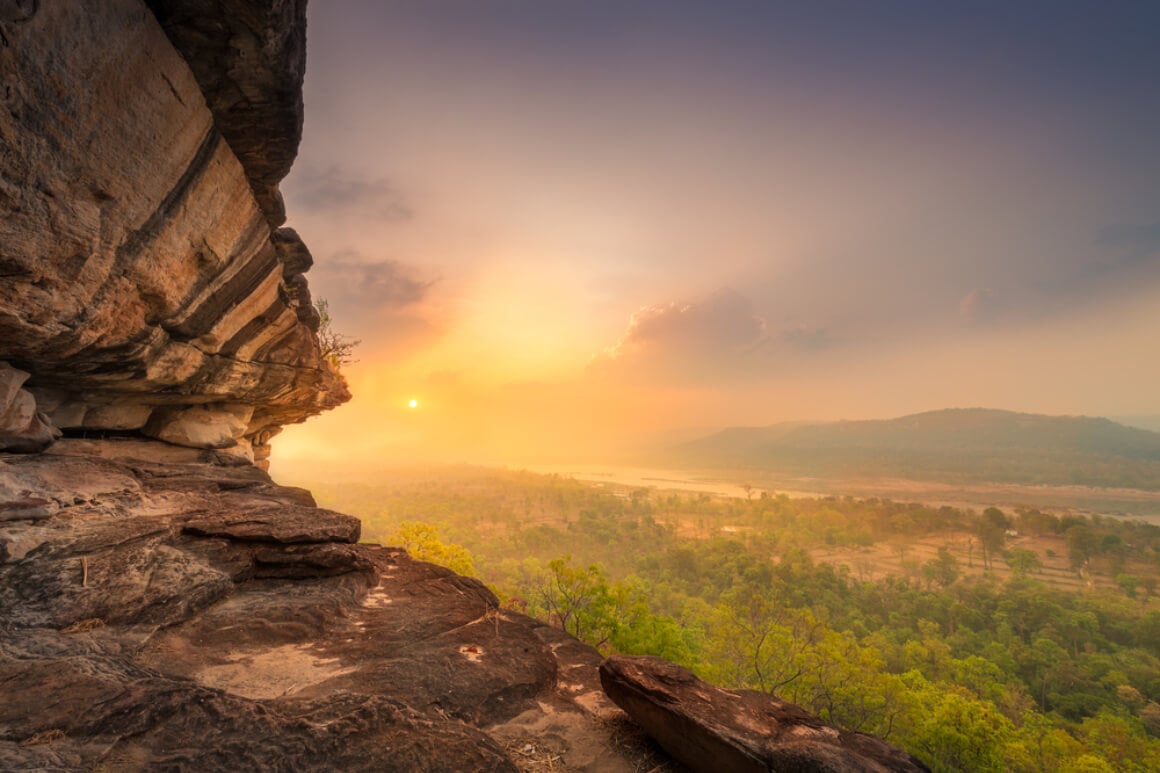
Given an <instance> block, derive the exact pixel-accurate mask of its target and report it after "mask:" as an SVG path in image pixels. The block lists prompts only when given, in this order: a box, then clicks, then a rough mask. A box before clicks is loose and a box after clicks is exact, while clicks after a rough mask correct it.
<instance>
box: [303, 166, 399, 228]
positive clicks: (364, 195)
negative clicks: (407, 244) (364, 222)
mask: <svg viewBox="0 0 1160 773" xmlns="http://www.w3.org/2000/svg"><path fill="white" fill-rule="evenodd" d="M286 195H287V198H288V199H290V203H291V208H292V209H301V210H306V211H309V212H314V213H322V212H325V213H336V212H345V213H352V214H359V215H363V216H369V217H374V218H377V219H380V220H391V221H405V220H410V219H411V218H412V217H414V213H413V212H412V210H411V207H410V205H408V203H407V202H406V200H405V199H404V197H403V195H402V194H401V193H400V192H399V191H398V190H397V189H396V188H395V187H394V186H393V185H392V184H391V183H390V181H388V180H386V179H382V178H378V179H364V178H361V177H358V176H356V175H351V174H348V173H346V172H344V171H342V170H341V169H339V168H338V167H337V166H331V167H328V168H326V169H306V170H304V171H302V172H301V173H300V174H296V175H295V176H294V177H293V178H292V183H291V184H290V185H288V186H287V190H286Z"/></svg>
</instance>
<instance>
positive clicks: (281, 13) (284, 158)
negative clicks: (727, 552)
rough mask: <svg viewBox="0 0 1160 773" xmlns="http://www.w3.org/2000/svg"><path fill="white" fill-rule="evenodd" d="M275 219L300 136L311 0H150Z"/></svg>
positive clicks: (275, 222)
mask: <svg viewBox="0 0 1160 773" xmlns="http://www.w3.org/2000/svg"><path fill="white" fill-rule="evenodd" d="M148 5H149V8H150V9H151V10H152V11H153V13H154V14H155V15H156V16H157V20H158V21H160V22H161V26H162V27H163V28H164V29H165V34H166V35H168V36H169V40H170V41H171V42H172V43H173V46H174V47H175V48H176V49H177V50H178V51H180V52H181V54H182V56H184V57H185V59H186V61H188V62H189V65H190V68H191V69H192V70H193V74H194V77H196V78H197V82H198V84H199V85H200V86H201V90H202V92H203V93H204V94H205V100H206V102H207V103H208V105H209V108H210V110H211V111H212V112H213V115H214V123H215V124H216V125H217V128H218V130H219V131H220V132H221V133H222V136H223V137H224V138H225V140H226V142H227V143H228V144H229V146H230V148H231V149H232V150H233V152H234V155H236V156H237V157H238V159H239V160H240V161H241V162H242V166H243V167H244V168H245V172H246V178H247V180H249V183H250V187H251V189H252V190H253V192H254V196H255V198H256V199H257V201H258V204H259V206H260V207H261V209H262V212H263V214H264V215H265V216H266V219H267V220H268V221H269V223H270V225H271V226H273V227H275V228H276V227H278V226H280V225H282V223H283V222H285V220H286V213H285V208H284V206H283V204H282V197H281V195H280V194H279V193H278V183H280V182H281V181H282V178H283V177H285V176H286V175H287V173H289V171H290V166H291V164H293V163H294V157H295V156H296V155H297V154H298V143H299V142H300V141H301V139H302V78H303V76H304V75H305V73H306V0H148Z"/></svg>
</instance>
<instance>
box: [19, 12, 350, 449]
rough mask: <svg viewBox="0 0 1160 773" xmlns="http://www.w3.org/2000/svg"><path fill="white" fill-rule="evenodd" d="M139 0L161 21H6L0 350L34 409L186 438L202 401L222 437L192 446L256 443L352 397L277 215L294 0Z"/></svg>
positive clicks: (295, 116)
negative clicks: (322, 343)
mask: <svg viewBox="0 0 1160 773" xmlns="http://www.w3.org/2000/svg"><path fill="white" fill-rule="evenodd" d="M152 5H153V6H154V7H155V9H156V10H157V13H158V14H159V15H161V16H162V18H163V19H164V21H165V23H166V26H165V29H164V30H163V28H162V26H161V24H159V23H158V21H157V19H156V18H155V17H154V14H153V13H152V12H151V11H150V8H149V7H147V6H146V5H145V4H144V3H143V2H141V0H93V2H86V3H84V4H76V3H41V4H40V6H39V8H38V9H37V10H36V12H35V13H33V14H32V15H31V16H30V17H28V18H26V19H24V20H22V21H21V23H19V24H10V25H8V26H6V27H5V29H6V33H5V34H6V37H7V39H8V41H9V45H8V46H5V47H0V84H2V88H0V98H2V103H0V361H4V362H7V363H10V364H11V365H12V366H13V367H14V368H16V369H18V370H20V371H24V372H26V373H28V374H29V376H28V378H27V381H26V382H25V383H24V384H23V387H22V388H23V390H24V391H25V392H27V393H28V394H30V395H32V396H33V398H34V400H35V409H34V411H33V414H34V415H35V414H36V413H39V414H41V416H42V418H43V420H44V423H45V424H46V425H51V426H53V427H55V428H58V429H62V430H65V431H66V432H67V431H69V430H74V431H77V432H80V431H118V432H123V431H144V432H146V433H154V434H157V433H159V432H161V430H159V429H155V428H157V427H160V426H164V427H166V428H167V429H166V431H167V432H169V433H170V434H169V435H168V436H167V437H166V439H169V440H171V442H182V441H180V440H177V441H174V440H173V438H182V437H187V436H188V435H187V434H186V433H185V430H186V429H189V428H191V426H192V424H191V423H197V422H201V423H203V424H204V423H205V422H204V420H205V418H206V415H207V412H208V415H210V416H217V417H220V418H223V419H225V420H226V424H227V425H229V427H228V432H227V434H226V435H225V436H224V437H223V436H221V434H220V433H219V434H218V435H213V433H210V435H211V436H213V439H212V440H210V441H206V442H204V443H202V442H200V441H197V440H194V441H191V442H190V444H192V445H217V446H226V445H228V446H234V445H235V444H237V445H239V446H240V450H239V452H238V453H239V454H240V455H242V456H245V457H247V458H252V449H253V447H254V446H258V447H261V446H264V445H265V442H266V440H268V438H269V436H270V435H271V434H272V433H274V432H276V431H277V429H278V428H279V427H280V426H281V425H284V424H286V423H291V422H297V421H302V420H304V419H305V418H307V417H309V416H311V415H314V414H316V413H319V412H321V411H323V410H326V409H327V408H331V407H334V406H336V405H338V404H340V403H341V402H343V401H344V400H346V399H348V397H349V394H348V392H347V389H346V385H345V384H344V383H343V381H342V380H341V378H339V377H338V376H336V375H335V374H334V373H333V372H332V371H331V370H330V369H329V368H328V367H327V365H326V363H325V362H324V360H323V358H322V357H321V353H320V351H319V346H318V342H317V340H316V337H315V330H316V329H317V316H316V315H315V313H314V310H313V308H312V307H311V303H310V294H309V291H308V290H307V289H306V287H305V282H304V281H303V280H302V277H301V276H300V275H301V273H302V271H303V270H305V268H306V267H308V266H309V262H310V261H309V252H308V251H307V250H306V248H305V245H303V244H302V243H301V240H299V239H298V238H297V235H296V234H294V233H293V232H292V231H289V230H284V231H282V232H278V233H277V234H276V235H275V234H273V233H272V231H271V229H272V228H274V227H276V226H277V225H278V224H280V223H281V221H282V218H281V217H280V216H279V215H277V213H271V209H272V208H276V207H275V204H274V203H273V202H274V201H275V199H276V198H277V196H276V189H277V183H278V181H279V180H280V179H281V177H282V176H283V175H284V174H285V173H286V171H288V169H289V167H290V163H291V162H292V160H293V158H294V154H295V152H296V150H297V145H298V139H299V136H300V133H301V117H302V113H301V88H300V87H301V77H302V67H303V56H304V51H305V48H304V46H305V27H304V22H303V21H302V19H303V13H304V3H302V2H261V1H260V0H244V1H243V0H238V1H237V2H200V3H193V2H186V3H180V2H156V3H153V4H152ZM167 32H168V34H169V36H170V37H168V38H167V36H166V33H167ZM170 38H173V39H174V40H175V41H177V42H178V43H179V44H180V48H181V50H180V52H179V51H178V50H175V48H174V45H173V44H171V42H170ZM207 100H208V102H209V105H208V106H207ZM278 206H280V205H278ZM304 255H305V256H306V257H305V258H304V257H303V256H304ZM26 409H27V406H21V407H20V411H18V413H21V416H20V420H21V421H23V418H24V414H25V413H27V410H26ZM162 409H163V410H164V414H165V415H164V416H163V417H157V416H155V414H156V413H157V412H158V411H159V410H162ZM190 409H196V411H195V412H194V413H190V414H189V415H188V417H186V418H185V419H183V417H182V412H183V411H190ZM197 411H200V413H198V412H197ZM3 412H4V408H3V407H0V414H3ZM231 415H232V416H239V415H242V416H244V417H245V421H244V422H243V423H242V425H241V426H235V425H236V424H237V422H236V421H233V422H232V424H231V423H230V421H229V420H228V419H227V417H228V416H231ZM3 422H4V417H3V416H2V415H0V438H3V437H4V436H5V435H8V434H13V433H15V434H21V433H23V434H24V436H26V439H27V440H28V442H23V443H21V442H11V443H7V442H6V443H5V445H4V446H3V447H6V448H9V449H10V450H35V447H37V446H38V445H43V439H44V437H43V435H44V432H43V429H41V428H37V427H33V428H32V429H28V428H15V429H14V428H13V427H12V426H2V424H3ZM25 423H26V424H27V422H25ZM11 424H12V422H9V425H11ZM38 432H39V435H38V434H37V433H38ZM259 456H260V454H259Z"/></svg>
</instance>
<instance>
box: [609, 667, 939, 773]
mask: <svg viewBox="0 0 1160 773" xmlns="http://www.w3.org/2000/svg"><path fill="white" fill-rule="evenodd" d="M600 682H601V684H602V685H603V687H604V692H605V693H606V694H607V695H608V697H609V698H611V699H612V700H613V702H615V703H616V705H618V706H620V707H621V708H622V709H624V710H625V711H626V712H627V713H628V715H629V716H630V717H632V718H633V719H634V720H635V721H636V722H637V723H638V724H639V725H640V726H641V727H642V728H644V730H645V732H646V733H648V734H649V735H650V736H652V737H653V738H654V739H656V741H657V743H659V744H660V745H661V746H662V747H664V749H665V750H666V751H667V752H669V754H671V755H672V756H673V758H674V759H676V760H678V761H679V762H681V763H682V764H683V765H686V766H687V767H688V768H689V769H690V770H693V771H705V773H716V772H717V771H725V770H727V771H730V773H770V772H771V771H779V772H780V773H888V772H889V771H909V772H912V773H919V772H920V771H928V772H929V770H930V768H928V767H927V766H926V765H924V764H923V763H922V762H921V761H919V760H918V759H916V758H914V757H912V756H911V755H909V754H907V753H906V752H904V751H902V750H901V749H898V748H897V747H894V746H891V745H890V744H888V743H886V742H885V741H883V740H882V739H880V738H876V737H874V736H870V735H865V734H863V733H852V732H849V731H846V730H839V729H838V728H836V727H833V726H831V725H828V724H826V723H825V722H823V721H821V720H820V719H818V718H817V717H815V716H813V715H812V714H810V713H809V712H807V711H806V710H805V709H803V708H801V707H800V706H797V705H794V704H792V703H787V702H786V701H782V700H779V699H777V698H774V697H772V696H770V695H766V694H765V693H760V692H754V691H752V690H724V689H721V688H719V687H714V686H713V685H711V684H708V683H707V682H703V681H701V680H700V679H698V678H697V677H696V676H694V675H693V674H692V672H690V671H689V670H688V669H685V668H682V667H680V666H678V665H675V664H673V663H669V662H668V661H665V660H661V659H659V658H651V657H628V656H623V655H614V656H612V657H610V658H608V659H607V660H605V661H604V662H603V663H602V664H601V665H600Z"/></svg>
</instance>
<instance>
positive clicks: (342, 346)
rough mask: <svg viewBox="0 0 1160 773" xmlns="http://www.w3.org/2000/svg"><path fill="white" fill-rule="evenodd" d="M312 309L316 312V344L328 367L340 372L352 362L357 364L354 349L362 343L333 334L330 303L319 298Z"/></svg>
mask: <svg viewBox="0 0 1160 773" xmlns="http://www.w3.org/2000/svg"><path fill="white" fill-rule="evenodd" d="M314 308H315V309H316V310H317V311H318V318H319V320H320V321H319V324H318V343H319V345H320V346H321V347H322V357H323V359H325V360H326V361H327V363H329V364H330V367H331V368H332V369H333V370H335V371H338V370H341V369H342V366H343V365H349V364H351V363H352V362H358V360H356V359H354V356H353V355H354V348H355V347H356V346H358V345H359V344H360V343H362V342H361V341H360V340H359V339H357V338H351V337H350V336H346V335H343V334H342V333H337V332H335V330H334V328H333V326H332V323H333V320H332V319H331V317H330V303H329V302H328V301H327V300H326V299H325V298H319V299H318V300H316V301H315V302H314Z"/></svg>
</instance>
